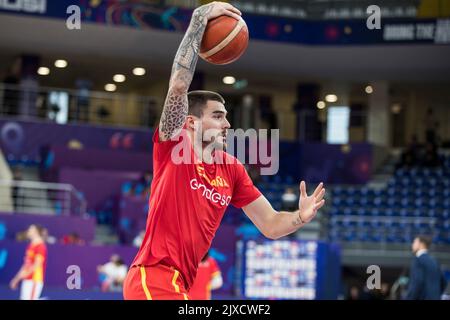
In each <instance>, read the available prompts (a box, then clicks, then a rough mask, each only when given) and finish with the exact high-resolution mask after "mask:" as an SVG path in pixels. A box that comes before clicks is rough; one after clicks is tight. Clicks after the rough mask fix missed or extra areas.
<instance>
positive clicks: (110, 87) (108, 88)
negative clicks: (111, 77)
mask: <svg viewBox="0 0 450 320" xmlns="http://www.w3.org/2000/svg"><path fill="white" fill-rule="evenodd" d="M116 89H117V86H116V85H115V84H114V83H108V84H107V85H105V90H106V91H108V92H113V91H116Z"/></svg>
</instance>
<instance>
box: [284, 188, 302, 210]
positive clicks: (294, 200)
mask: <svg viewBox="0 0 450 320" xmlns="http://www.w3.org/2000/svg"><path fill="white" fill-rule="evenodd" d="M281 200H282V203H283V210H295V208H297V207H298V196H297V194H296V193H295V192H294V189H292V188H286V190H285V191H284V193H283V195H282V196H281Z"/></svg>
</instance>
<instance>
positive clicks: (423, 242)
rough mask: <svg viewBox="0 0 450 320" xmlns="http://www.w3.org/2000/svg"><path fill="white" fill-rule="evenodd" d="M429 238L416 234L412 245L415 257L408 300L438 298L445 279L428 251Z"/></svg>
mask: <svg viewBox="0 0 450 320" xmlns="http://www.w3.org/2000/svg"><path fill="white" fill-rule="evenodd" d="M430 245H431V238H429V237H427V236H422V235H420V236H417V237H416V238H415V239H414V241H413V243H412V245H411V248H412V252H413V253H414V255H415V258H414V260H413V262H412V264H411V268H410V277H409V287H408V294H407V299H408V300H440V299H441V295H442V293H443V292H444V290H445V288H446V286H447V281H446V280H445V277H444V274H443V273H442V271H441V269H440V267H439V264H438V263H437V261H436V260H435V259H434V258H433V257H432V256H431V255H430V254H429V253H428V249H429V247H430Z"/></svg>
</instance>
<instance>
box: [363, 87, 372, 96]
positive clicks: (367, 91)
mask: <svg viewBox="0 0 450 320" xmlns="http://www.w3.org/2000/svg"><path fill="white" fill-rule="evenodd" d="M365 90H366V93H367V94H371V93H372V92H373V88H372V86H367V87H366V89H365Z"/></svg>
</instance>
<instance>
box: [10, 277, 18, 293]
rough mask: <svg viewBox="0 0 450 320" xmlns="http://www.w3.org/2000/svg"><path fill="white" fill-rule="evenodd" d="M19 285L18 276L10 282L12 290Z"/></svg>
mask: <svg viewBox="0 0 450 320" xmlns="http://www.w3.org/2000/svg"><path fill="white" fill-rule="evenodd" d="M18 285H19V281H17V280H16V278H14V279H12V280H11V282H10V283H9V287H10V288H11V290H16V289H17V286H18Z"/></svg>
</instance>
